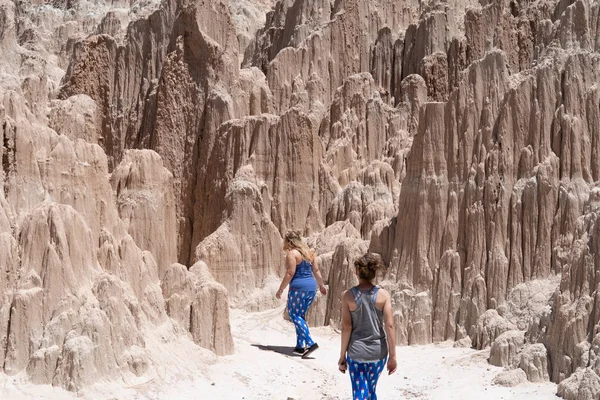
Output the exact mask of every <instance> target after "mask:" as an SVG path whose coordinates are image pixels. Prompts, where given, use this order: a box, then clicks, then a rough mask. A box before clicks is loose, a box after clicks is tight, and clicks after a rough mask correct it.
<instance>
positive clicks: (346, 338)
mask: <svg viewBox="0 0 600 400" xmlns="http://www.w3.org/2000/svg"><path fill="white" fill-rule="evenodd" d="M351 297H352V294H351V293H350V291H349V290H347V291H345V292H344V294H343V295H342V343H341V348H340V359H339V361H338V368H339V369H340V371H342V372H346V368H347V366H346V352H347V351H348V344H349V343H350V335H351V334H352V317H351V316H350V308H349V307H348V302H349V301H350V299H351Z"/></svg>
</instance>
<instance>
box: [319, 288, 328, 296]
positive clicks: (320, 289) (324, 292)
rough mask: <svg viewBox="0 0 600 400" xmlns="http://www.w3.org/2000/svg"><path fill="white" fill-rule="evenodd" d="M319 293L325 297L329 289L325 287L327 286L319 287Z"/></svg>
mask: <svg viewBox="0 0 600 400" xmlns="http://www.w3.org/2000/svg"><path fill="white" fill-rule="evenodd" d="M319 291H320V292H321V294H322V295H323V296H324V295H326V294H327V288H326V287H325V285H321V286H319Z"/></svg>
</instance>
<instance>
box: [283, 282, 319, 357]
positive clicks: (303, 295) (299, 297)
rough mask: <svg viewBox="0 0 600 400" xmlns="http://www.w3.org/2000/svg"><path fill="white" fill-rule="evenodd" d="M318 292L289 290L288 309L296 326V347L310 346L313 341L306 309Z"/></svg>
mask: <svg viewBox="0 0 600 400" xmlns="http://www.w3.org/2000/svg"><path fill="white" fill-rule="evenodd" d="M316 295H317V292H316V291H315V290H313V291H310V292H305V291H303V290H295V289H290V291H289V292H288V301H287V309H288V314H289V316H290V319H291V320H292V322H293V323H294V325H295V326H296V347H300V348H301V347H310V346H312V345H313V344H314V343H315V342H313V340H312V338H311V337H310V331H309V330H308V324H307V323H306V320H305V318H306V311H308V307H310V305H311V304H312V302H313V300H314V299H315V296H316Z"/></svg>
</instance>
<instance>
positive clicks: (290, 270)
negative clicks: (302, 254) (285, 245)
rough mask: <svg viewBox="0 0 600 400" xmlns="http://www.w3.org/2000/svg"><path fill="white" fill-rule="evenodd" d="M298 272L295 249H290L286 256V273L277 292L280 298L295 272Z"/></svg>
mask: <svg viewBox="0 0 600 400" xmlns="http://www.w3.org/2000/svg"><path fill="white" fill-rule="evenodd" d="M295 273H296V257H295V255H294V253H293V251H288V253H287V255H286V256H285V275H284V276H283V279H282V280H281V284H280V285H279V290H278V291H277V293H276V294H275V296H276V297H277V298H278V299H279V298H281V293H282V292H283V290H284V289H285V288H286V286H287V285H288V284H289V283H290V281H291V280H292V278H293V277H294V274H295Z"/></svg>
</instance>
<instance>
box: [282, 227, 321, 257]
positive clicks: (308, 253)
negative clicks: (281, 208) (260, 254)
mask: <svg viewBox="0 0 600 400" xmlns="http://www.w3.org/2000/svg"><path fill="white" fill-rule="evenodd" d="M283 249H284V250H291V249H296V250H298V251H299V252H300V254H301V255H302V258H304V259H305V260H308V261H310V262H313V261H314V259H315V252H314V251H313V250H312V249H311V248H310V247H308V245H307V244H306V242H305V241H304V239H302V235H300V231H294V230H289V231H287V233H286V234H285V236H284V237H283Z"/></svg>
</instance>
